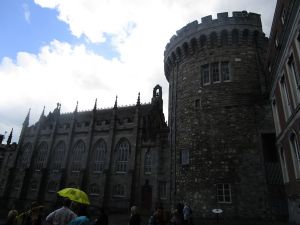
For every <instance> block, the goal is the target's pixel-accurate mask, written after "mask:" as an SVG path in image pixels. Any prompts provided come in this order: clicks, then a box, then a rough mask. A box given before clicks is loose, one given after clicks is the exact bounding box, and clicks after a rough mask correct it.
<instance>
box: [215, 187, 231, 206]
mask: <svg viewBox="0 0 300 225" xmlns="http://www.w3.org/2000/svg"><path fill="white" fill-rule="evenodd" d="M217 202H218V203H231V186H230V184H217Z"/></svg>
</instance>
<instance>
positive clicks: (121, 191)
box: [112, 184, 125, 197]
mask: <svg viewBox="0 0 300 225" xmlns="http://www.w3.org/2000/svg"><path fill="white" fill-rule="evenodd" d="M112 193H113V196H114V197H124V196H125V187H124V185H122V184H116V185H114V186H113V190H112Z"/></svg>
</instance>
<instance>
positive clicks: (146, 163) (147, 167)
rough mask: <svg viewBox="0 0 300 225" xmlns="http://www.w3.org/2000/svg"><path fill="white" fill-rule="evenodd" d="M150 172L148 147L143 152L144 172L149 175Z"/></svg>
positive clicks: (150, 163)
mask: <svg viewBox="0 0 300 225" xmlns="http://www.w3.org/2000/svg"><path fill="white" fill-rule="evenodd" d="M151 173H152V154H151V151H150V149H149V150H147V152H146V153H145V158H144V174H146V175H149V174H151Z"/></svg>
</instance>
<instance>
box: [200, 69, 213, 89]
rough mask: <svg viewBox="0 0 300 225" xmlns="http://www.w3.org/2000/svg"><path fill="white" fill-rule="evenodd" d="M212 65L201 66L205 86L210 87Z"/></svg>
mask: <svg viewBox="0 0 300 225" xmlns="http://www.w3.org/2000/svg"><path fill="white" fill-rule="evenodd" d="M209 70H210V64H209V63H207V64H204V65H202V66H201V77H202V84H203V86H206V85H210V83H211V81H210V71H209Z"/></svg>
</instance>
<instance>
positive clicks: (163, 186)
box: [158, 182, 167, 199]
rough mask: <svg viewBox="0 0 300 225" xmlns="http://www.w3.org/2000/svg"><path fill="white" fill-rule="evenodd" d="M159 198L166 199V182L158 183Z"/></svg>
mask: <svg viewBox="0 0 300 225" xmlns="http://www.w3.org/2000/svg"><path fill="white" fill-rule="evenodd" d="M158 186H159V197H160V199H166V198H167V183H166V182H159V184H158Z"/></svg>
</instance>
